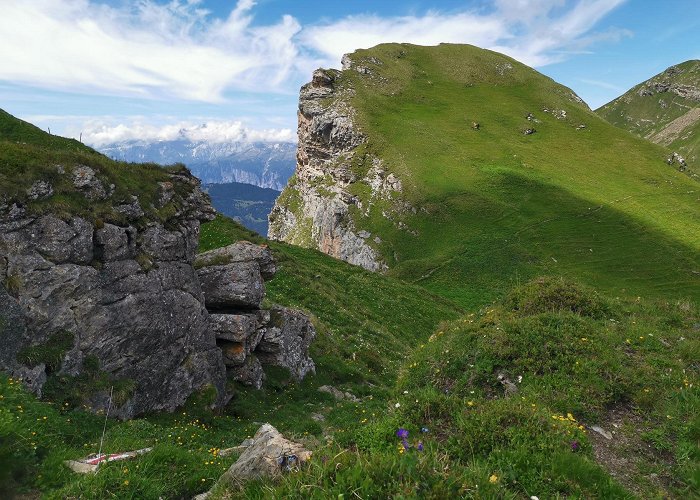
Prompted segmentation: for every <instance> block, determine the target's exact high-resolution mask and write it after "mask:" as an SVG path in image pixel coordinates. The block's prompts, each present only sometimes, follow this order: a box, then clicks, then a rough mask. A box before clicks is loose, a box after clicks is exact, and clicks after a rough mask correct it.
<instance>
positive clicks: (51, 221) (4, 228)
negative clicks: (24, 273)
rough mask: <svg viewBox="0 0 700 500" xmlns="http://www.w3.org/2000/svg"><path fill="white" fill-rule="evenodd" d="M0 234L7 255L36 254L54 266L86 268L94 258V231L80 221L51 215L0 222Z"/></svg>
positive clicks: (89, 225)
mask: <svg viewBox="0 0 700 500" xmlns="http://www.w3.org/2000/svg"><path fill="white" fill-rule="evenodd" d="M8 219H9V220H12V219H13V218H12V217H11V216H10V217H8ZM0 232H2V233H4V234H3V235H2V236H1V237H2V240H3V244H4V246H5V247H6V248H7V252H8V255H9V254H30V253H35V254H38V255H42V256H44V257H45V258H46V259H47V260H50V261H52V262H54V263H56V264H62V263H66V262H72V263H76V264H88V263H89V262H90V261H92V258H93V243H92V235H93V227H92V225H91V224H90V223H89V222H87V221H85V220H84V219H81V218H79V217H73V218H71V219H70V220H69V221H68V222H66V221H64V220H61V219H59V218H58V217H56V216H54V215H44V216H41V217H39V218H36V219H33V218H27V219H23V220H14V223H9V221H8V222H5V223H3V222H2V221H0Z"/></svg>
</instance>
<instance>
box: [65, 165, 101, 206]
mask: <svg viewBox="0 0 700 500" xmlns="http://www.w3.org/2000/svg"><path fill="white" fill-rule="evenodd" d="M73 185H74V186H75V187H76V188H78V189H80V190H81V191H82V192H83V194H84V195H85V196H86V197H87V198H90V199H101V198H105V197H106V196H107V192H106V191H105V188H104V186H103V185H102V182H100V180H99V179H98V178H97V176H96V175H95V171H94V170H93V169H91V168H90V167H87V166H85V165H81V166H78V167H76V168H75V169H74V170H73Z"/></svg>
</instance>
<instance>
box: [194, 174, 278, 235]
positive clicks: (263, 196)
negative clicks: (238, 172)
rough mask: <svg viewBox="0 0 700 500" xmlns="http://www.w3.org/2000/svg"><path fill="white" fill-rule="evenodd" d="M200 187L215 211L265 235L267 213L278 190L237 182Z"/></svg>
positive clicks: (273, 202)
mask: <svg viewBox="0 0 700 500" xmlns="http://www.w3.org/2000/svg"><path fill="white" fill-rule="evenodd" d="M202 189H203V190H204V191H206V192H207V193H209V197H210V198H211V203H212V205H214V208H216V210H217V211H219V212H221V213H222V214H224V215H227V216H229V217H231V218H233V219H235V220H237V221H238V222H240V223H241V224H243V225H244V226H245V227H247V228H248V229H252V230H253V231H255V232H257V233H258V234H261V235H263V236H267V225H268V223H267V215H268V214H269V213H270V211H271V210H272V206H273V205H274V204H275V200H276V199H277V197H278V196H279V194H280V192H279V191H275V190H274V189H268V188H260V187H257V186H252V185H250V184H241V183H238V182H231V183H227V184H205V185H203V186H202Z"/></svg>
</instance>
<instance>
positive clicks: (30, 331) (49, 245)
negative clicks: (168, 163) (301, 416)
mask: <svg viewBox="0 0 700 500" xmlns="http://www.w3.org/2000/svg"><path fill="white" fill-rule="evenodd" d="M76 170H78V169H76ZM90 170H91V169H89V170H84V169H83V170H82V172H83V174H81V175H79V176H76V177H75V179H74V180H75V182H77V184H78V185H79V186H90V185H92V181H93V180H94V179H93V178H92V177H91V174H90ZM198 210H199V209H196V210H195V209H193V210H192V212H193V213H198ZM185 211H186V210H184V211H183V213H184V212H185ZM149 224H150V225H149V226H147V228H146V230H145V231H144V232H139V231H137V230H136V229H135V228H134V227H126V228H124V227H119V226H116V225H113V224H109V223H102V222H100V223H98V224H97V225H96V226H94V225H93V224H92V223H90V222H88V221H86V220H84V219H81V218H79V217H73V218H71V219H70V220H68V221H64V220H61V219H59V218H57V217H55V216H53V215H43V216H26V215H25V216H23V217H19V218H18V217H11V216H9V214H7V213H6V214H5V215H4V216H2V217H0V283H3V284H4V285H5V286H6V287H7V288H8V289H9V290H10V291H11V294H12V296H10V295H8V294H7V293H5V292H4V290H3V292H2V293H0V316H5V317H8V318H9V320H10V322H11V323H8V325H9V326H11V327H12V328H11V329H10V330H7V327H2V328H3V329H4V330H5V331H4V332H3V334H2V335H0V369H4V370H7V371H8V372H9V373H10V374H11V375H13V376H17V377H22V378H23V379H24V380H25V382H26V385H27V386H28V387H29V388H30V389H32V390H33V391H34V392H36V393H40V391H41V388H42V386H43V383H44V381H45V379H46V376H47V374H48V375H51V370H57V371H58V372H59V373H61V374H65V375H77V374H79V373H81V372H82V371H83V370H84V369H85V364H86V363H87V361H88V360H89V361H90V365H91V366H92V367H94V366H95V365H96V366H97V369H99V370H100V371H102V372H104V373H105V374H106V375H107V376H108V377H109V378H111V379H112V380H115V381H117V380H121V381H130V384H126V385H124V384H122V386H124V387H126V386H130V387H131V390H130V391H129V392H128V393H124V394H123V396H124V398H123V399H122V401H120V402H119V403H118V404H116V407H115V405H114V404H113V406H112V411H111V414H112V415H114V416H118V417H122V418H129V417H132V416H134V415H138V414H141V413H144V412H148V411H156V410H173V409H175V408H177V407H178V406H180V405H182V404H183V403H184V402H185V400H186V399H187V397H188V396H189V395H190V394H192V392H194V391H196V390H199V389H203V388H205V387H208V386H212V387H214V388H215V389H216V391H217V394H218V396H217V398H216V401H215V404H218V405H221V404H223V403H224V402H226V400H227V396H226V390H225V377H226V369H225V366H224V364H223V360H222V353H221V350H220V349H219V348H218V347H217V345H216V339H215V336H214V332H213V331H212V329H211V326H210V323H209V317H208V313H207V311H206V309H205V306H204V296H203V294H202V289H201V285H200V282H199V279H198V277H197V274H196V272H195V270H194V267H193V265H192V264H193V260H194V249H195V248H196V246H197V238H198V234H199V232H198V225H199V221H198V220H196V219H190V218H187V217H183V218H180V219H172V220H171V221H170V223H169V225H168V229H165V227H163V226H161V225H159V223H157V222H155V221H151V222H150V223H149ZM145 252H148V253H149V254H150V258H151V259H152V264H153V265H152V266H151V268H150V270H148V271H144V270H143V268H142V266H141V265H140V264H139V262H137V261H136V260H135V259H136V258H138V256H139V255H142V254H143V253H145ZM97 262H99V265H95V264H96V263H97ZM0 323H3V322H0ZM62 332H66V333H68V334H70V335H69V336H67V337H66V336H65V335H64V337H63V338H68V339H69V340H68V341H67V342H70V343H71V344H70V345H66V346H65V347H66V349H65V352H64V353H62V362H61V363H60V366H53V367H49V366H46V365H45V364H43V363H37V364H36V365H35V366H29V365H27V366H25V365H23V364H22V363H20V362H19V360H18V359H17V357H18V356H17V355H18V353H19V352H20V351H21V350H22V349H26V348H29V347H32V346H43V345H47V344H48V343H50V342H52V339H53V338H54V336H56V335H59V334H62ZM70 339H72V340H70ZM24 362H28V361H27V360H26V359H25V360H24ZM91 369H92V368H91ZM85 400H86V403H87V404H90V405H91V406H92V407H93V408H94V409H104V408H106V406H107V404H108V392H105V391H101V392H96V393H93V394H85Z"/></svg>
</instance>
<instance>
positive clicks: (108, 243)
mask: <svg viewBox="0 0 700 500" xmlns="http://www.w3.org/2000/svg"><path fill="white" fill-rule="evenodd" d="M136 234H137V232H136V229H134V228H133V227H131V226H129V227H119V226H115V225H113V224H104V226H103V227H102V228H100V229H97V230H96V231H95V258H96V259H97V260H100V261H102V262H112V261H115V260H125V259H133V258H134V257H135V256H136Z"/></svg>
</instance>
